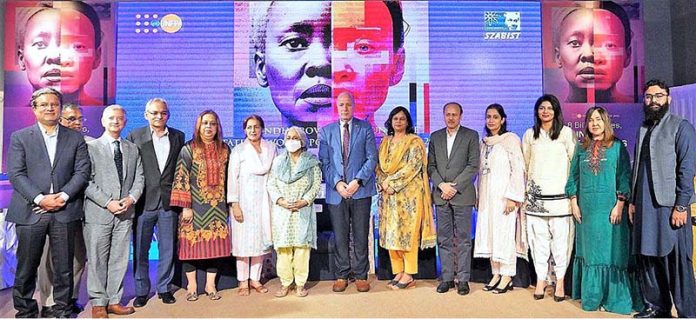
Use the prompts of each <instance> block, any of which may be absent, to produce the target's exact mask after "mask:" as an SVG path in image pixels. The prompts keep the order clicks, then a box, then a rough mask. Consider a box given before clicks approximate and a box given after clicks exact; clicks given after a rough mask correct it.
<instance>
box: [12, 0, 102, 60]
mask: <svg viewBox="0 0 696 319" xmlns="http://www.w3.org/2000/svg"><path fill="white" fill-rule="evenodd" d="M57 3H60V6H54V5H53V3H45V2H44V3H40V4H39V5H38V8H39V9H38V10H36V11H35V12H34V13H32V14H31V15H30V16H29V17H28V18H27V19H26V23H27V24H28V23H29V21H30V20H31V19H33V18H34V16H36V15H37V14H38V13H39V12H41V11H45V10H48V9H56V10H75V11H77V12H79V13H82V14H83V15H84V16H85V17H87V19H88V20H89V22H90V23H91V24H92V28H93V29H94V48H95V49H97V48H99V47H101V42H102V37H103V32H102V28H101V22H100V21H99V14H98V13H97V11H96V10H94V8H93V7H92V6H91V5H89V4H87V3H84V2H82V1H60V2H58V1H57ZM18 28H19V29H18V30H17V35H16V36H17V40H16V41H17V45H18V47H20V48H21V46H22V44H21V42H20V41H23V40H24V37H25V36H26V25H22V26H19V25H18Z"/></svg>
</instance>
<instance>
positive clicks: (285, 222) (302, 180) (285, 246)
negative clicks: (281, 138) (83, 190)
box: [267, 126, 321, 297]
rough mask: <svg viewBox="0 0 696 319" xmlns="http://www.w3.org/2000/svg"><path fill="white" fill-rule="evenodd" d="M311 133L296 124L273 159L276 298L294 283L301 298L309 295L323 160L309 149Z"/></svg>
mask: <svg viewBox="0 0 696 319" xmlns="http://www.w3.org/2000/svg"><path fill="white" fill-rule="evenodd" d="M307 143H308V141H307V135H306V134H305V132H304V131H303V130H302V129H301V128H299V127H297V126H293V127H291V128H289V129H288V130H287V131H285V149H286V152H284V153H281V154H280V155H278V156H277V157H276V158H275V159H274V160H273V166H272V167H271V173H270V176H269V179H268V184H267V188H268V193H269V195H270V197H271V202H272V203H273V211H272V214H271V216H272V217H271V225H272V227H271V228H272V234H273V247H274V248H275V250H276V253H277V255H278V260H277V262H276V270H277V272H278V277H280V283H281V287H280V289H279V290H278V291H277V292H276V293H275V296H276V297H285V296H287V294H288V291H289V289H290V285H291V284H292V283H293V282H294V283H295V286H296V294H297V296H298V297H305V296H307V293H308V292H307V289H305V287H304V285H305V283H306V282H307V276H308V275H309V253H310V251H311V249H312V248H314V249H316V248H317V219H316V214H315V212H314V205H313V203H314V198H315V197H316V196H317V193H319V186H320V185H321V168H320V165H319V160H318V159H317V158H316V156H314V155H313V154H311V153H310V152H308V151H307Z"/></svg>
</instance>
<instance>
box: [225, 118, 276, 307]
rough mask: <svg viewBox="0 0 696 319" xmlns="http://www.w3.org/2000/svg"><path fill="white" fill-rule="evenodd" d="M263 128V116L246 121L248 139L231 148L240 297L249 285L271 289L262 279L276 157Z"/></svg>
mask: <svg viewBox="0 0 696 319" xmlns="http://www.w3.org/2000/svg"><path fill="white" fill-rule="evenodd" d="M263 129H264V124H263V119H261V117H259V116H258V115H252V116H249V117H247V118H246V119H245V120H244V131H245V133H246V137H247V138H246V140H244V142H243V143H241V144H239V145H237V146H235V148H234V149H232V153H230V165H229V170H228V172H227V178H228V179H227V202H228V203H229V204H230V205H229V207H230V215H231V216H230V217H231V218H230V220H231V224H232V225H231V226H232V255H234V256H235V257H236V258H237V281H239V290H238V294H239V295H240V296H248V295H249V287H250V286H251V287H252V288H254V290H256V291H257V292H259V293H267V292H268V289H267V288H266V287H264V286H263V285H262V284H261V282H260V281H259V280H260V279H261V267H262V266H263V260H264V257H265V255H266V254H268V253H269V252H271V247H272V246H273V242H272V241H271V199H270V197H269V196H268V191H267V190H266V182H267V181H268V175H269V171H270V170H271V164H272V163H273V158H275V156H276V147H275V144H274V143H272V142H269V141H266V140H264V139H263V138H262V136H263V134H262V132H263ZM249 280H251V283H250V282H249Z"/></svg>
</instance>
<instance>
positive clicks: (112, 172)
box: [85, 135, 145, 225]
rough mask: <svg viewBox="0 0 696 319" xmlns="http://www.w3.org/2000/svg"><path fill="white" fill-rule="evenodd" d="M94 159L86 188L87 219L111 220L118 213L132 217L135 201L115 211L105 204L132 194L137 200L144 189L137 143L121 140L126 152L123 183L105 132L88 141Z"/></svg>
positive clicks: (108, 222) (103, 221) (87, 220)
mask: <svg viewBox="0 0 696 319" xmlns="http://www.w3.org/2000/svg"><path fill="white" fill-rule="evenodd" d="M87 146H88V148H89V158H90V161H91V162H92V176H91V178H90V179H89V184H88V186H87V189H86V190H85V222H86V223H94V224H102V225H105V224H110V223H111V222H112V221H113V220H114V218H116V216H118V218H120V219H129V218H133V217H134V215H135V205H132V206H131V207H130V208H129V209H128V211H126V212H125V213H123V214H119V215H114V214H112V213H111V212H109V210H108V209H107V208H106V205H107V204H108V203H109V201H111V200H112V199H113V200H120V199H122V198H124V197H126V196H129V195H131V196H133V197H134V198H135V201H136V202H137V201H138V199H139V198H140V195H141V194H142V192H143V188H144V185H145V177H144V176H143V165H142V161H141V160H140V152H139V151H138V146H136V145H135V144H133V143H132V142H130V141H128V140H123V139H122V140H121V153H122V154H123V187H121V184H120V183H119V181H118V172H117V171H116V164H115V163H114V153H113V151H112V150H111V145H109V139H108V138H107V136H106V135H102V136H101V137H100V138H98V139H96V140H94V141H90V142H88V143H87Z"/></svg>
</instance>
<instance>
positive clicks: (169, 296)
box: [157, 292, 176, 304]
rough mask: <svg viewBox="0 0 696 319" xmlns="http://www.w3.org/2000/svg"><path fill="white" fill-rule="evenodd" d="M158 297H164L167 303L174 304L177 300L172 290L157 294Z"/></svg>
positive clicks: (163, 300) (163, 299) (164, 301)
mask: <svg viewBox="0 0 696 319" xmlns="http://www.w3.org/2000/svg"><path fill="white" fill-rule="evenodd" d="M157 298H159V299H162V302H163V303H166V304H173V303H175V302H176V298H174V295H172V293H171V292H164V293H161V294H157Z"/></svg>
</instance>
